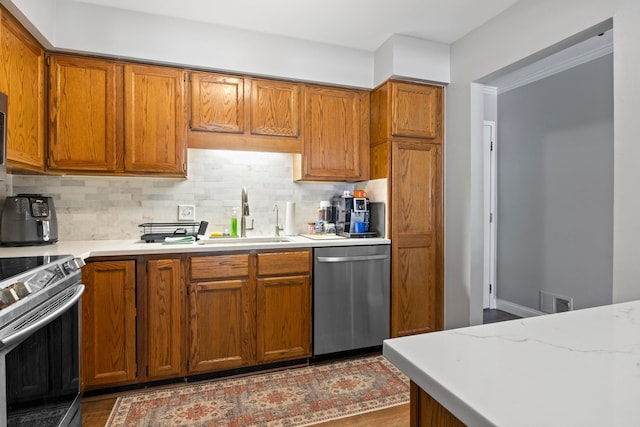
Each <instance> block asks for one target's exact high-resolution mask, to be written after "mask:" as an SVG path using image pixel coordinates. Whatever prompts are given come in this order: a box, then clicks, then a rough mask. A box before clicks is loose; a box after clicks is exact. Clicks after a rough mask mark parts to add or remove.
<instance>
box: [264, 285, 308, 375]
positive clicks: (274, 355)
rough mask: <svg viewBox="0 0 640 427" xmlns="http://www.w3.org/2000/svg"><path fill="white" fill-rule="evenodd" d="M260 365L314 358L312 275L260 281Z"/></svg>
mask: <svg viewBox="0 0 640 427" xmlns="http://www.w3.org/2000/svg"><path fill="white" fill-rule="evenodd" d="M257 298H258V301H257V302H258V306H257V308H258V316H257V325H258V331H257V332H258V334H257V338H258V362H259V363H269V362H275V361H279V360H288V359H297V358H304V357H310V356H311V281H310V276H308V275H300V276H288V277H266V278H261V279H258V286H257Z"/></svg>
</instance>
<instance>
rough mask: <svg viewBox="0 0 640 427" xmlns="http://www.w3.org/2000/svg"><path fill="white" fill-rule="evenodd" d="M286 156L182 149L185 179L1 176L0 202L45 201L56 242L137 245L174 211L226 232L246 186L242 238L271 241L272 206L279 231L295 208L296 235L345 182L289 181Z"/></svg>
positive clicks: (348, 186)
mask: <svg viewBox="0 0 640 427" xmlns="http://www.w3.org/2000/svg"><path fill="white" fill-rule="evenodd" d="M291 169H292V159H291V155H290V154H280V153H254V152H243V151H218V150H200V149H189V177H188V178H187V179H172V178H150V177H95V176H38V175H8V176H7V181H5V182H0V199H2V201H3V200H4V198H5V197H6V196H9V195H12V194H18V193H41V194H46V195H50V196H53V198H54V203H55V207H56V213H57V215H58V235H59V237H60V239H61V240H92V239H138V238H139V237H140V232H141V229H140V228H139V227H138V225H139V224H142V223H145V222H174V221H177V215H178V205H179V204H189V205H195V207H196V221H201V220H204V221H208V222H209V228H208V230H207V231H208V232H212V231H224V229H225V228H229V225H230V215H231V209H232V207H234V206H240V194H241V191H242V187H243V186H244V187H247V192H248V197H249V206H250V210H251V212H250V213H251V216H250V217H249V218H248V219H249V221H248V223H249V224H250V223H251V219H253V220H254V226H255V230H253V231H248V232H247V234H248V235H249V236H251V235H254V236H257V235H273V233H274V229H275V225H276V212H275V211H274V205H275V204H277V205H278V208H279V222H280V225H283V226H284V221H285V220H284V213H285V210H286V209H285V208H286V202H288V201H291V202H294V203H295V204H296V211H295V218H296V222H295V223H296V230H297V232H299V233H302V232H305V231H306V223H307V222H309V221H313V220H315V218H316V210H317V208H318V204H319V201H320V200H329V199H330V198H331V197H332V196H333V195H334V194H342V192H343V191H344V190H353V189H354V188H364V187H363V186H364V185H365V183H362V185H360V184H358V185H354V184H350V183H310V182H302V183H301V182H294V181H292V178H291V176H292V170H291Z"/></svg>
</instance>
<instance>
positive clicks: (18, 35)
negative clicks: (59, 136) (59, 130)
mask: <svg viewBox="0 0 640 427" xmlns="http://www.w3.org/2000/svg"><path fill="white" fill-rule="evenodd" d="M0 14H1V15H2V16H1V18H0V20H1V23H0V57H1V59H2V60H1V61H0V91H2V92H4V93H6V94H7V96H8V113H7V165H8V167H9V169H10V170H11V169H12V168H19V169H29V170H36V171H42V170H44V163H45V150H44V140H45V138H44V136H45V130H44V126H45V108H44V102H45V95H44V94H45V91H44V86H45V84H44V82H45V71H44V70H45V68H44V49H43V48H42V46H40V44H39V43H38V42H37V41H36V40H35V39H34V38H33V37H32V36H31V34H29V32H27V31H26V30H25V29H24V27H22V25H21V24H20V23H19V22H18V21H17V20H16V19H15V18H13V17H12V16H11V15H10V14H9V13H8V12H7V11H6V10H5V9H4V8H1V9H0Z"/></svg>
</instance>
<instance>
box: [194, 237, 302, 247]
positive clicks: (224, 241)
mask: <svg viewBox="0 0 640 427" xmlns="http://www.w3.org/2000/svg"><path fill="white" fill-rule="evenodd" d="M291 241H292V240H291V239H288V238H286V237H276V236H263V237H219V238H218V237H214V238H211V239H203V240H198V244H199V245H237V244H247V245H248V244H256V243H290V242H291Z"/></svg>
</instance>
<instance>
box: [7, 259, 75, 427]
mask: <svg viewBox="0 0 640 427" xmlns="http://www.w3.org/2000/svg"><path fill="white" fill-rule="evenodd" d="M83 265H84V262H82V260H81V259H76V258H74V257H73V256H71V255H62V256H39V257H23V258H0V390H2V398H0V426H5V425H6V426H11V427H14V426H16V427H17V426H34V425H38V426H55V427H60V426H65V427H66V426H80V425H82V419H81V417H80V378H79V373H80V363H79V339H80V338H79V329H80V323H79V320H80V319H79V314H80V309H79V300H80V297H81V296H82V293H83V291H84V285H82V283H80V279H81V267H82V266H83Z"/></svg>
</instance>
